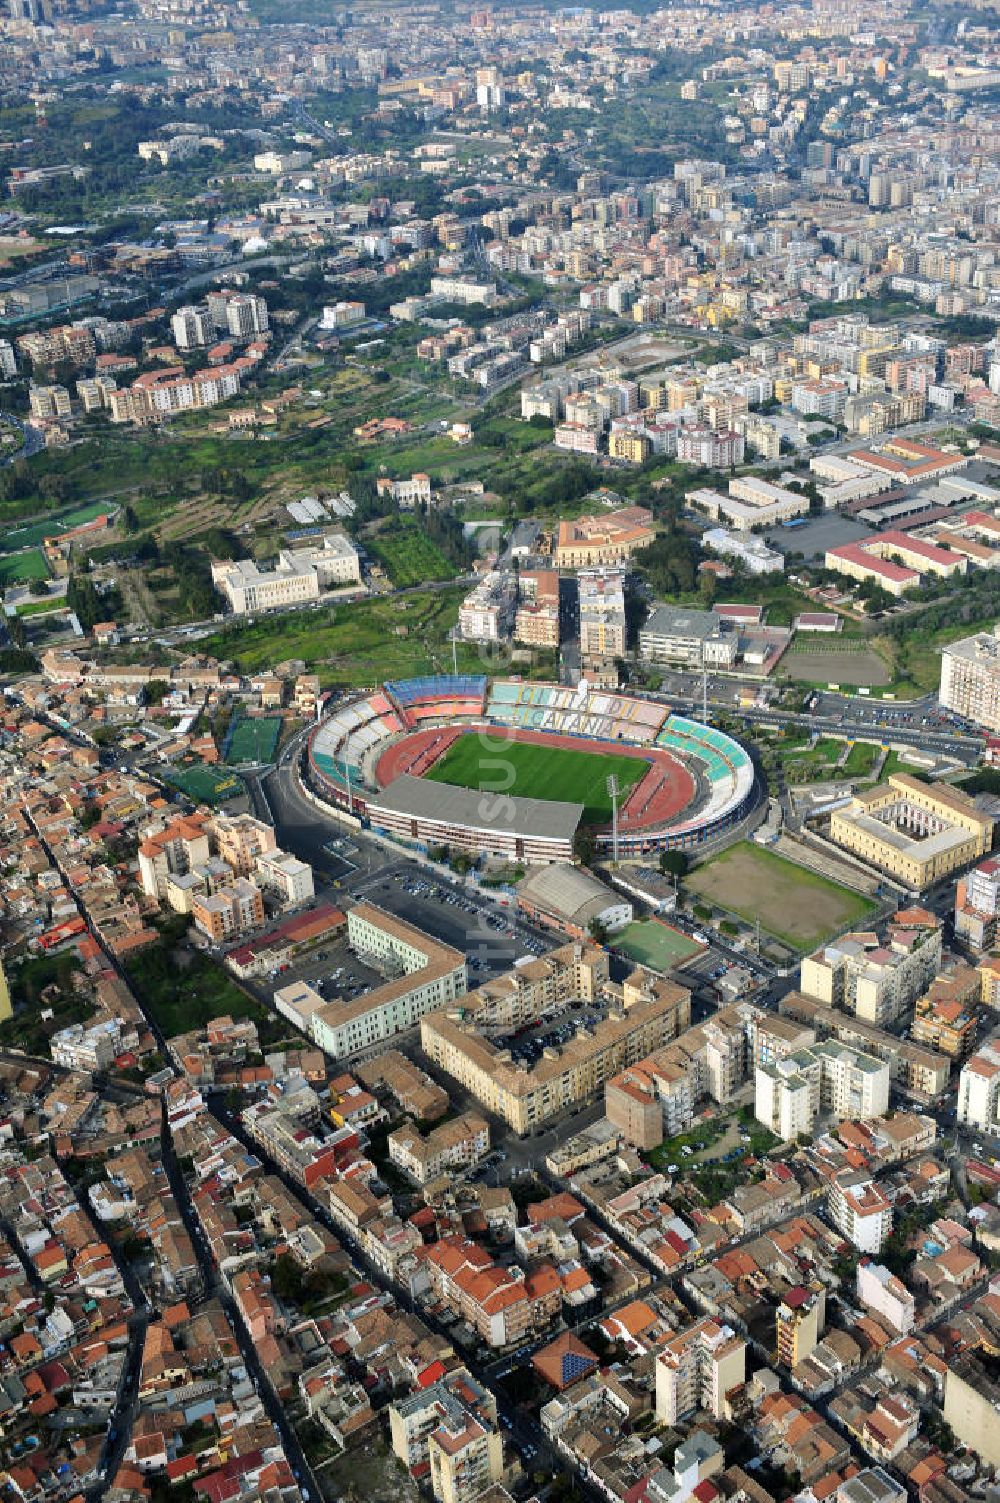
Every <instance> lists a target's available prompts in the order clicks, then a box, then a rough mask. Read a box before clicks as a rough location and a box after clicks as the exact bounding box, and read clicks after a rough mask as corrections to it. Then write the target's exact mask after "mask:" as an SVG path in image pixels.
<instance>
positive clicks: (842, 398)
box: [791, 378, 847, 423]
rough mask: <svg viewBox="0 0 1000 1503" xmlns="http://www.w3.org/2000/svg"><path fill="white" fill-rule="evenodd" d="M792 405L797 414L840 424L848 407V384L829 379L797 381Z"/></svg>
mask: <svg viewBox="0 0 1000 1503" xmlns="http://www.w3.org/2000/svg"><path fill="white" fill-rule="evenodd" d="M791 405H792V407H793V408H794V409H795V411H796V412H801V413H804V414H805V415H806V416H812V417H821V418H826V419H827V421H828V422H831V423H839V422H840V420H841V419H842V418H843V416H844V409H845V408H846V406H847V383H846V382H844V381H836V380H832V379H829V378H827V379H819V380H807V381H796V382H795V383H794V384H793V386H792V402H791Z"/></svg>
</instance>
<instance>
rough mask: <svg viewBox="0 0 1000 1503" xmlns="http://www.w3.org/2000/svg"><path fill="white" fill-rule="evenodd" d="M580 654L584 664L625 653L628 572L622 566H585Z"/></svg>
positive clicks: (582, 572) (580, 579) (579, 582)
mask: <svg viewBox="0 0 1000 1503" xmlns="http://www.w3.org/2000/svg"><path fill="white" fill-rule="evenodd" d="M577 586H578V590H579V607H580V615H579V622H580V656H581V658H582V660H583V665H584V667H586V666H587V665H588V664H589V663H593V662H595V661H596V662H600V661H602V660H606V659H608V658H620V657H624V656H625V638H626V625H625V574H624V571H623V570H621V569H581V570H580V572H579V574H578V575H577Z"/></svg>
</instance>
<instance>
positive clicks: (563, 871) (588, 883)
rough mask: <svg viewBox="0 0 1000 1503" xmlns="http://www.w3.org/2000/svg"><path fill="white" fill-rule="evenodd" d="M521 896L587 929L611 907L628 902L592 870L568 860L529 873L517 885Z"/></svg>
mask: <svg viewBox="0 0 1000 1503" xmlns="http://www.w3.org/2000/svg"><path fill="white" fill-rule="evenodd" d="M517 895H518V897H519V898H522V899H524V901H525V902H527V903H530V904H531V905H532V906H534V907H538V908H543V909H544V910H545V911H546V912H547V913H551V914H552V915H553V916H554V917H556V918H561V919H565V920H567V921H569V922H571V923H573V924H575V925H576V926H577V927H578V928H580V929H586V928H587V926H588V925H589V923H590V921H591V919H595V918H600V916H601V914H602V913H604V912H605V911H606V910H607V909H608V908H610V907H612V906H613V905H615V904H618V903H622V902H624V901H626V900H625V899H624V898H617V897H616V896H615V895H614V893H613V892H611V890H610V889H609V888H607V887H605V885H604V883H603V882H599V881H598V879H597V878H596V877H592V876H591V875H590V873H589V872H587V871H584V870H583V869H582V868H581V867H579V866H571V865H570V863H569V862H568V861H554V862H553V863H552V865H551V866H540V867H538V869H537V870H536V871H533V872H529V873H528V875H527V876H526V877H525V878H524V880H523V881H521V882H519V883H518V884H517Z"/></svg>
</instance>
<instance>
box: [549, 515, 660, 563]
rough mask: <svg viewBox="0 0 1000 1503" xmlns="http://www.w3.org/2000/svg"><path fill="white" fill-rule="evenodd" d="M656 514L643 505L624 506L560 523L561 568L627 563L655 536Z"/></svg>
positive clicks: (557, 559) (558, 557)
mask: <svg viewBox="0 0 1000 1503" xmlns="http://www.w3.org/2000/svg"><path fill="white" fill-rule="evenodd" d="M655 535H656V534H655V529H654V527H653V514H652V512H649V511H647V510H646V508H645V507H643V506H623V507H621V508H619V510H618V511H612V512H607V513H605V515H604V516H589V517H576V518H575V519H574V520H572V521H567V522H560V523H559V531H558V534H557V537H556V548H555V562H556V567H557V568H559V569H592V568H595V567H597V566H599V565H601V564H620V563H625V562H627V560H628V559H630V558H631V557H632V555H633V554H634V553H636V552H637V551H638V550H639V549H640V548H645V547H646V545H647V544H648V543H651V542H652V541H653V538H654V537H655Z"/></svg>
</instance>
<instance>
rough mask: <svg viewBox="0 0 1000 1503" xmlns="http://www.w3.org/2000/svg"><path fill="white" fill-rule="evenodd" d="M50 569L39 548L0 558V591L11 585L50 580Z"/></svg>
mask: <svg viewBox="0 0 1000 1503" xmlns="http://www.w3.org/2000/svg"><path fill="white" fill-rule="evenodd" d="M48 577H49V568H48V564H46V562H45V559H44V558H43V557H42V553H41V550H40V549H39V548H32V549H30V550H29V551H28V552H26V553H13V554H11V556H10V557H9V558H0V589H3V588H4V587H5V586H6V585H11V584H26V583H27V582H28V580H31V579H48Z"/></svg>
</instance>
